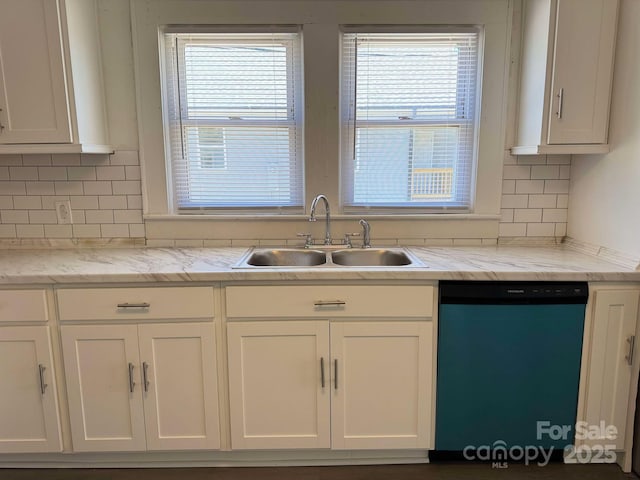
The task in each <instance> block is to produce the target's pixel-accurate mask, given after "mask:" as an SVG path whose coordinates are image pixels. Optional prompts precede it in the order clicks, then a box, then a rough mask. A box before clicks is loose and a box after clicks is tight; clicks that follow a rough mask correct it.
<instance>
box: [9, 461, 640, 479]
mask: <svg viewBox="0 0 640 480" xmlns="http://www.w3.org/2000/svg"><path fill="white" fill-rule="evenodd" d="M637 478H638V477H636V476H635V475H633V474H629V475H626V474H624V473H622V471H621V470H620V468H619V467H618V466H617V465H578V466H576V465H563V464H561V463H557V464H550V465H548V466H546V467H537V466H528V467H527V466H524V465H509V467H508V468H506V469H493V468H491V465H489V464H469V463H465V464H451V463H445V464H431V465H397V466H395V465H382V466H348V467H275V468H272V467H268V468H267V467H261V468H248V467H235V468H154V469H119V470H115V469H0V480H182V479H185V480H493V479H499V480H534V479H544V480H556V479H557V480H574V479H575V480H600V479H602V480H627V479H637Z"/></svg>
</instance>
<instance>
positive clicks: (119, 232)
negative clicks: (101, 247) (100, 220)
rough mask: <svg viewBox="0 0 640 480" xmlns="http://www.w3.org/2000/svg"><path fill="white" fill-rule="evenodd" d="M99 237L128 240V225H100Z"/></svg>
mask: <svg viewBox="0 0 640 480" xmlns="http://www.w3.org/2000/svg"><path fill="white" fill-rule="evenodd" d="M100 230H101V236H102V237H103V238H128V237H129V236H130V235H129V225H123V224H111V225H109V224H102V225H100Z"/></svg>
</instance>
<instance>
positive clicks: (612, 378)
mask: <svg viewBox="0 0 640 480" xmlns="http://www.w3.org/2000/svg"><path fill="white" fill-rule="evenodd" d="M638 298H639V292H638V290H597V291H596V292H595V300H594V302H595V304H594V310H593V312H594V313H593V327H592V333H591V343H590V346H591V348H590V354H589V362H588V368H589V371H588V375H587V395H586V403H585V418H584V421H586V422H587V423H588V424H589V425H590V426H600V425H601V422H604V424H605V425H613V426H615V427H616V429H617V430H618V432H617V435H616V438H615V439H607V438H597V439H590V440H588V441H585V442H584V443H593V444H597V445H605V444H606V445H615V448H616V449H624V439H625V430H626V428H625V427H626V423H627V405H628V401H629V386H630V384H631V372H632V367H631V365H630V363H631V362H630V360H629V352H630V348H631V344H630V339H631V338H632V336H633V335H635V330H636V319H637V316H638ZM602 433H605V432H602Z"/></svg>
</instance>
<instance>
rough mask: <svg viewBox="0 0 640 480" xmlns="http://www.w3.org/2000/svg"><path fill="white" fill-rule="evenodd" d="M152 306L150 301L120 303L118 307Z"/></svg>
mask: <svg viewBox="0 0 640 480" xmlns="http://www.w3.org/2000/svg"><path fill="white" fill-rule="evenodd" d="M150 306H151V304H150V303H147V302H143V303H119V304H118V308H149V307H150Z"/></svg>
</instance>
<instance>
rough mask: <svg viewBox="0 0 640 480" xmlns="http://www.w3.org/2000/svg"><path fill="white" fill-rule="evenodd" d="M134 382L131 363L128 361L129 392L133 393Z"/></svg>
mask: <svg viewBox="0 0 640 480" xmlns="http://www.w3.org/2000/svg"><path fill="white" fill-rule="evenodd" d="M135 386H136V382H134V381H133V363H129V392H130V393H133V389H134V388H135Z"/></svg>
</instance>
